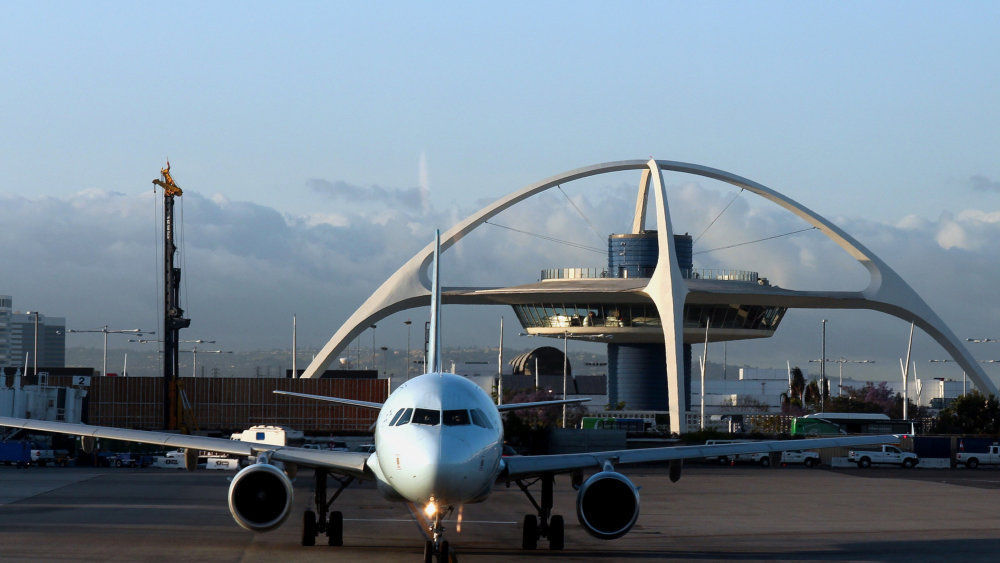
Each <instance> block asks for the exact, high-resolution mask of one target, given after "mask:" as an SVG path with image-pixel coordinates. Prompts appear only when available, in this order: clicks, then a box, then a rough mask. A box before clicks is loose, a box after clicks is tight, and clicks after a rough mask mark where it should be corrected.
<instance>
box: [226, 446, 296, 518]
mask: <svg viewBox="0 0 1000 563" xmlns="http://www.w3.org/2000/svg"><path fill="white" fill-rule="evenodd" d="M291 507H292V482H291V481H290V480H289V479H288V477H287V476H286V475H285V473H284V472H283V471H282V470H280V469H278V468H277V467H275V466H273V465H271V464H269V463H255V464H253V465H249V466H247V467H245V468H243V470H242V471H240V472H239V473H237V474H236V477H233V482H232V484H230V485H229V512H230V513H231V514H232V515H233V519H235V520H236V523H237V524H239V525H240V526H241V527H243V528H246V529H247V530H250V531H252V532H267V531H269V530H273V529H275V528H277V527H278V526H280V525H281V524H282V523H283V522H284V521H285V519H286V518H288V513H289V511H290V509H291Z"/></svg>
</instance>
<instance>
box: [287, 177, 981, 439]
mask: <svg viewBox="0 0 1000 563" xmlns="http://www.w3.org/2000/svg"><path fill="white" fill-rule="evenodd" d="M625 170H647V171H648V172H649V173H650V175H651V176H652V178H653V180H654V183H655V187H656V193H657V198H656V213H657V222H658V226H659V229H658V230H659V231H660V234H659V236H660V239H661V244H660V251H661V259H662V257H663V256H664V253H669V254H670V256H672V255H673V254H672V253H673V238H672V237H669V238H665V237H667V236H668V235H669V233H670V229H669V227H668V225H669V212H668V210H667V209H668V206H667V201H666V192H665V190H664V188H663V182H662V177H661V171H662V170H669V171H674V172H683V173H688V174H693V175H697V176H703V177H706V178H713V179H716V180H720V181H723V182H726V183H729V184H732V185H734V186H739V187H741V188H744V189H746V190H748V191H750V192H752V193H755V194H757V195H759V196H761V197H763V198H765V199H767V200H769V201H771V202H773V203H776V204H778V205H780V206H781V207H784V208H785V209H787V210H789V211H791V212H792V213H794V214H795V215H797V216H798V217H800V218H802V219H803V220H805V221H807V222H808V223H810V224H811V225H813V226H815V227H816V228H817V229H818V230H819V231H820V232H822V233H823V234H824V235H825V236H827V237H828V238H830V239H831V240H833V241H834V242H835V243H837V245H838V246H840V247H841V248H843V249H844V250H845V251H847V252H848V254H850V255H851V256H852V257H854V258H855V259H856V260H858V261H859V262H860V263H861V264H862V265H863V266H865V268H866V269H867V270H868V272H869V275H870V280H869V284H868V287H867V288H865V289H864V290H863V291H861V292H857V293H854V292H846V293H845V292H829V293H823V292H809V296H810V297H811V298H812V299H811V300H809V301H808V302H803V301H802V299H801V295H800V297H799V298H798V299H797V300H796V302H798V303H799V306H809V307H818V308H823V307H830V308H845V307H847V308H867V309H872V310H877V311H882V312H885V313H888V314H891V315H894V316H896V317H899V318H901V319H903V320H906V321H912V322H915V323H916V324H917V325H918V326H920V328H921V329H923V330H924V331H925V332H927V333H928V334H929V335H930V336H931V337H932V338H934V340H935V341H937V342H938V343H939V344H940V345H941V346H942V347H944V348H945V350H947V351H948V353H949V354H951V356H952V357H953V358H954V359H955V361H956V363H958V364H959V365H960V366H962V368H963V369H964V370H965V372H966V373H967V374H969V376H970V378H971V379H972V380H973V382H974V383H975V384H976V385H977V386H978V387H979V388H980V389H981V390H983V391H985V392H987V393H996V388H995V387H994V385H993V383H992V382H991V381H990V380H989V378H988V377H987V376H986V374H985V372H983V370H982V368H981V366H979V364H978V362H976V361H975V359H974V358H973V357H972V355H971V354H970V353H969V352H968V350H967V349H966V348H965V346H964V345H963V344H962V343H961V342H960V341H959V340H958V338H956V337H955V335H954V334H953V333H952V332H951V330H950V329H949V328H948V327H947V325H945V324H944V322H943V321H942V320H941V319H940V318H939V317H938V316H937V314H936V313H934V311H933V310H932V309H931V308H930V307H929V306H928V305H927V304H926V303H925V302H924V301H923V299H921V298H920V297H919V295H917V293H916V291H914V290H913V289H912V288H911V287H910V286H909V285H908V284H907V283H906V282H905V281H903V279H902V278H901V277H900V276H899V275H898V274H897V273H896V272H895V271H894V270H892V268H890V267H889V266H888V265H886V264H885V262H883V261H882V260H881V259H880V258H878V257H877V256H876V255H875V254H874V253H873V252H871V251H870V250H868V249H867V248H865V247H864V246H863V245H861V243H859V242H858V241H856V240H854V239H853V238H852V237H851V236H850V235H848V234H847V233H845V232H844V231H842V230H841V229H840V228H838V227H837V226H836V225H834V224H833V223H831V222H830V221H828V220H826V219H825V218H823V217H822V216H820V215H818V214H816V213H814V212H812V211H811V210H809V209H808V208H806V207H805V206H803V205H801V204H799V203H797V202H795V201H794V200H792V199H790V198H787V197H785V196H783V195H782V194H779V193H778V192H776V191H774V190H771V189H770V188H767V187H765V186H763V185H761V184H758V183H756V182H753V181H751V180H748V179H746V178H743V177H741V176H737V175H735V174H731V173H729V172H725V171H723V170H719V169H715V168H710V167H706V166H701V165H697V164H690V163H684V162H675V161H669V160H650V161H648V162H647V161H642V160H627V161H619V162H609V163H603V164H596V165H593V166H587V167H584V168H578V169H576V170H572V171H569V172H566V173H564V174H559V175H556V176H553V177H550V178H547V179H545V180H542V181H541V182H538V183H535V184H531V185H529V186H527V187H525V188H522V189H521V190H518V191H516V192H513V193H511V194H508V195H507V196H505V197H503V198H500V199H498V200H496V201H495V202H493V203H491V204H490V205H488V206H486V207H484V208H483V209H481V210H479V211H478V212H476V213H474V214H472V215H470V216H469V217H467V218H466V219H464V220H463V221H462V222H460V223H459V224H457V225H455V226H454V227H452V228H451V229H449V230H448V231H447V232H446V233H444V234H443V235H442V237H441V250H442V252H443V251H445V250H447V249H448V248H449V247H451V245H453V244H454V243H456V242H457V241H459V240H461V239H462V237H464V236H465V235H467V234H468V233H470V232H472V231H473V230H474V229H476V228H477V227H479V226H480V225H482V224H483V223H484V222H486V221H487V220H489V219H490V218H492V217H494V216H495V215H497V214H499V213H501V212H502V211H504V210H506V209H508V208H509V207H511V206H513V205H515V204H517V203H519V202H521V201H523V200H525V199H527V198H529V197H531V196H533V195H536V194H539V193H541V192H543V191H546V190H548V189H551V188H553V187H555V186H558V185H560V184H563V183H567V182H571V181H573V180H578V179H581V178H586V177H589V176H595V175H598V174H606V173H609V172H619V171H625ZM644 178H645V175H644ZM664 242H666V243H667V244H663V243H664ZM432 254H433V244H428V245H427V246H426V247H424V248H423V249H422V250H421V251H419V252H418V253H417V254H416V255H414V256H413V257H412V258H411V259H410V260H409V261H407V262H406V263H405V264H404V265H403V266H402V267H401V268H400V269H399V270H397V271H396V272H395V273H393V274H392V276H390V277H389V279H387V280H386V281H385V282H384V283H383V284H382V285H381V286H380V287H379V288H378V289H377V290H376V291H375V292H374V293H373V294H372V295H371V296H370V297H369V298H368V299H367V300H366V301H365V302H364V303H363V304H362V305H361V307H359V308H358V309H357V310H356V311H355V312H354V314H352V315H351V317H350V318H348V319H347V321H346V322H345V323H344V324H343V325H342V326H341V327H340V328H339V329H338V330H337V331H336V333H334V335H333V337H332V338H331V339H330V340H329V341H328V342H327V343H326V345H325V346H324V347H323V349H322V350H321V351H320V353H319V354H317V356H316V357H315V359H314V360H313V361H312V363H310V365H309V367H308V368H307V369H306V371H305V373H304V374H303V377H317V376H318V375H319V374H321V373H322V372H323V371H324V370H325V369H326V367H327V365H329V362H330V361H331V360H332V359H333V358H334V357H336V356H337V355H338V354H339V353H340V352H341V351H343V350H344V348H346V346H347V345H348V343H350V341H351V340H352V339H354V338H355V337H357V336H358V335H359V334H361V333H362V332H363V331H364V330H365V329H367V328H368V327H369V326H370V325H372V324H374V323H376V322H378V321H379V320H381V319H382V318H385V317H387V316H389V315H391V314H393V313H396V312H399V311H402V310H405V309H409V308H414V307H418V306H423V305H427V304H428V296H429V295H430V290H429V287H430V282H429V279H428V277H427V266H428V264H429V263H430V260H431V256H432ZM672 261H673V260H671V261H670V262H672ZM670 262H668V263H670ZM660 270H661V268H659V267H658V268H657V272H659V271H660ZM664 276H665V274H660V275H657V273H655V272H654V277H653V279H651V282H650V285H649V286H648V287H647V291H646V292H647V293H648V294H649V295H650V297H651V298H652V299H653V301H654V302H655V303H657V307H658V308H661V303H662V304H663V308H667V309H671V311H667V310H661V318H665V317H663V315H664V314H667V315H669V316H670V317H671V318H673V317H674V316H675V315H677V314H680V313H679V312H678V311H677V310H676V309H677V306H678V301H679V298H680V296H679V295H672V296H671V297H670V298H669V302H670V303H669V304H668V302H667V301H664V299H665V297H666V296H665V295H663V294H662V292H663V291H666V286H665V285H664V283H665V280H666V282H669V286H670V287H672V288H675V289H672V290H671V293H673V291H675V290H676V291H681V292H682V293H684V292H686V289H685V284H684V281H683V278H681V277H680V275H679V273H678V275H676V276H675V275H670V276H668V277H669V279H666V278H665V277H664ZM654 282H655V283H654ZM802 295H805V294H802ZM445 302H446V303H448V302H455V301H453V300H449V299H448V296H447V295H446V296H445ZM679 305H680V306H681V307H682V306H683V300H680V303H679ZM664 328H665V330H664V338H665V342H666V343H667V350H668V354H667V355H668V358H667V361H668V363H669V364H672V365H673V366H674V367H675V368H676V366H677V363H676V361H677V358H676V356H675V357H674V359H673V360H674V361H673V362H670V358H669V356H671V355H672V354H671V353H670V352H671V351H672V349H674V348H676V347H677V346H679V342H681V341H682V334H681V328H682V327H681V326H680V325H679V324H677V326H675V330H674V331H668V330H666V328H667V327H666V325H664ZM668 332H674V334H672V335H671V334H668ZM671 343H673V345H671ZM675 354H676V351H675ZM668 373H671V371H670V370H668ZM672 373H675V374H676V369H674V370H672ZM676 385H677V382H676V381H675V382H672V384H671V385H669V388H670V389H671V390H674V392H673V393H670V395H671V396H673V397H677V398H678V400H680V401H683V404H678V405H676V406H677V407H679V410H686V402H687V398H686V397H679V396H678V394H677V392H676V389H677V387H676ZM673 403H674V401H673V400H672V401H671V407H672V409H673V408H674V407H675V405H674V404H673ZM676 419H680V420H681V421H683V417H672V426H673V427H674V428H675V429H680V427H678V426H676V425H674V424H673V421H674V420H676ZM679 424H680V425H683V422H679Z"/></svg>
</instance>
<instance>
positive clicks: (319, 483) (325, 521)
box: [302, 469, 354, 546]
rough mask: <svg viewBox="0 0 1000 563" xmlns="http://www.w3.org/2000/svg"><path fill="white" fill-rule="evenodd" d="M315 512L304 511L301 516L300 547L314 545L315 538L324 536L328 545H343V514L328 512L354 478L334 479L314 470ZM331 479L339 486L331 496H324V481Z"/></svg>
mask: <svg viewBox="0 0 1000 563" xmlns="http://www.w3.org/2000/svg"><path fill="white" fill-rule="evenodd" d="M315 473H316V487H315V489H316V494H315V499H314V504H315V506H316V510H315V511H312V510H306V511H305V513H303V514H302V545H316V536H318V535H319V534H326V540H327V544H328V545H332V546H340V545H344V514H343V513H342V512H340V511H339V510H334V511H332V512H331V511H330V507H331V506H332V505H333V501H335V500H337V497H339V496H340V493H342V492H343V491H344V489H346V488H347V486H348V485H350V484H351V482H353V481H354V477H350V476H348V477H336V476H332V475H330V473H328V472H327V471H323V470H322V469H316V470H315ZM327 477H332V478H333V480H334V481H336V482H337V483H338V484H339V487H337V490H336V491H335V492H334V493H333V495H332V496H330V497H329V498H327V496H326V480H327Z"/></svg>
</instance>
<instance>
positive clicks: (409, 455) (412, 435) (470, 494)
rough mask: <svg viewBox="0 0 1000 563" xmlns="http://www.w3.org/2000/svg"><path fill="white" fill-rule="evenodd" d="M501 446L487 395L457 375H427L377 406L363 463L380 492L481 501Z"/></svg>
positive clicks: (440, 502)
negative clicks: (368, 454) (372, 446)
mask: <svg viewBox="0 0 1000 563" xmlns="http://www.w3.org/2000/svg"><path fill="white" fill-rule="evenodd" d="M502 452H503V423H502V421H501V419H500V413H499V412H498V411H497V407H496V405H494V404H493V401H491V400H490V397H489V395H487V394H486V393H485V392H484V391H483V390H482V389H480V388H479V386H477V385H476V384H475V383H473V382H471V381H469V380H468V379H466V378H464V377H462V376H459V375H455V374H451V373H427V374H424V375H421V376H418V377H415V378H413V379H411V380H410V381H407V382H406V383H404V384H402V385H400V386H399V388H398V389H396V390H395V391H393V393H392V394H391V395H390V396H389V397H388V399H387V400H386V402H385V404H384V405H383V406H382V409H381V410H380V411H379V415H378V420H377V421H376V427H375V453H373V454H372V456H371V457H370V458H369V460H368V465H369V466H370V467H371V469H372V471H373V473H374V474H375V476H376V478H377V479H378V481H379V483H378V485H379V490H380V491H381V492H382V493H383V495H385V496H386V497H387V498H390V499H395V500H405V501H409V502H412V503H414V504H416V505H419V506H424V505H426V504H428V503H431V502H433V503H435V504H436V505H437V506H442V507H443V506H452V505H462V504H467V503H472V502H480V501H482V500H484V499H485V498H486V497H487V496H488V495H489V493H490V491H491V490H492V488H493V484H494V483H495V482H496V478H497V475H498V474H499V473H500V470H501V456H502Z"/></svg>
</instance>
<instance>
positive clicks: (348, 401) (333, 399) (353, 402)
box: [272, 389, 382, 409]
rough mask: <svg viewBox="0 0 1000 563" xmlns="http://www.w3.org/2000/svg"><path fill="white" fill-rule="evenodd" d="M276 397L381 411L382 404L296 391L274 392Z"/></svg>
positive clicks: (276, 390)
mask: <svg viewBox="0 0 1000 563" xmlns="http://www.w3.org/2000/svg"><path fill="white" fill-rule="evenodd" d="M272 393H274V394H275V395H288V396H290V397H301V398H303V399H315V400H317V401H328V402H330V403H343V404H345V405H351V406H355V407H365V408H366V409H380V408H382V403H372V402H369V401H358V400H356V399H341V398H340V397H328V396H326V395H310V394H308V393H295V392H294V391H280V390H278V389H275V390H274V391H272Z"/></svg>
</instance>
